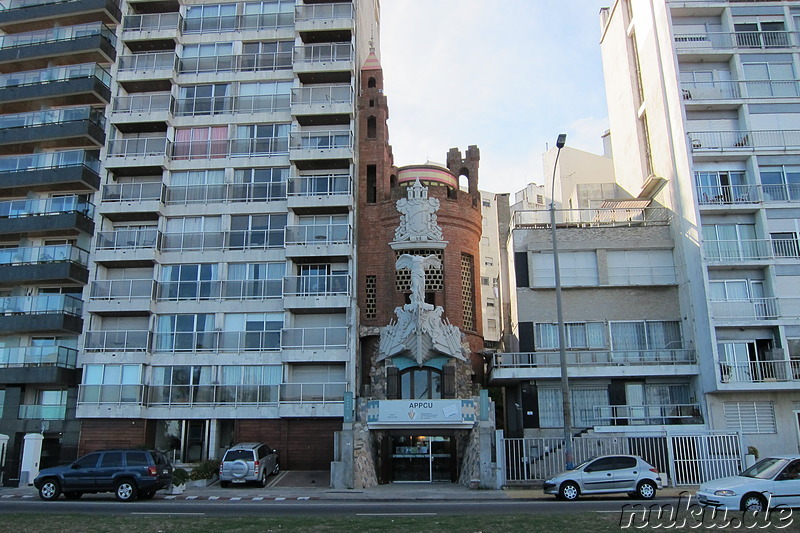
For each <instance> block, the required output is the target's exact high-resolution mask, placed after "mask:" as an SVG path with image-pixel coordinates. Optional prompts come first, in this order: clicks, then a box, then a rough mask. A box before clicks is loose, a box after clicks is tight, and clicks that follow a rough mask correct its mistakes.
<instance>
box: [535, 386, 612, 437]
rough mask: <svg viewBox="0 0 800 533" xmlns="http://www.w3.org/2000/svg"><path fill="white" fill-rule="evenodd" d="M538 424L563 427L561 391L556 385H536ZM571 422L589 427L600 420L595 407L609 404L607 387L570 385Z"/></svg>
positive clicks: (578, 425) (576, 425) (547, 426)
mask: <svg viewBox="0 0 800 533" xmlns="http://www.w3.org/2000/svg"><path fill="white" fill-rule="evenodd" d="M537 395H538V400H539V425H540V426H541V427H543V428H560V427H564V406H563V402H562V398H563V396H562V392H561V389H560V388H558V387H538V388H537ZM570 400H571V403H572V422H573V425H574V426H575V427H578V428H580V427H591V426H594V425H596V424H598V423H599V422H600V420H599V415H600V413H599V412H598V410H597V409H596V407H601V406H604V405H608V404H609V399H608V388H607V387H571V390H570Z"/></svg>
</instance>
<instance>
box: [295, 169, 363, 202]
mask: <svg viewBox="0 0 800 533" xmlns="http://www.w3.org/2000/svg"><path fill="white" fill-rule="evenodd" d="M287 196H288V207H289V208H290V209H294V210H295V212H311V211H329V210H330V209H332V208H341V207H345V208H349V207H350V206H352V205H353V178H352V176H351V175H350V174H349V173H337V174H309V175H303V176H291V177H290V178H289V186H288V188H287Z"/></svg>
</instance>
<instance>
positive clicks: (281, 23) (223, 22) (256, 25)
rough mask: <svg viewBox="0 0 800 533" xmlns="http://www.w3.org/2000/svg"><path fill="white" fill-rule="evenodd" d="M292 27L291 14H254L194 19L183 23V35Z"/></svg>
mask: <svg viewBox="0 0 800 533" xmlns="http://www.w3.org/2000/svg"><path fill="white" fill-rule="evenodd" d="M292 26H294V16H293V14H292V13H254V14H247V15H228V16H222V17H196V18H187V19H185V20H184V21H183V33H222V32H227V31H246V30H276V29H278V28H291V27H292Z"/></svg>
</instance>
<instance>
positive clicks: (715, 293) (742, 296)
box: [708, 279, 764, 300]
mask: <svg viewBox="0 0 800 533" xmlns="http://www.w3.org/2000/svg"><path fill="white" fill-rule="evenodd" d="M708 287H709V292H710V295H711V299H712V300H748V299H750V298H763V297H764V282H763V281H761V280H746V279H726V280H715V281H709V283H708Z"/></svg>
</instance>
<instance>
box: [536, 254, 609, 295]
mask: <svg viewBox="0 0 800 533" xmlns="http://www.w3.org/2000/svg"><path fill="white" fill-rule="evenodd" d="M531 257H532V259H533V286H534V287H553V286H555V275H554V270H553V254H552V253H537V254H531ZM558 260H559V270H560V273H561V283H562V285H564V286H578V285H585V286H593V285H598V284H599V278H598V274H597V255H596V254H595V252H559V254H558Z"/></svg>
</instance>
